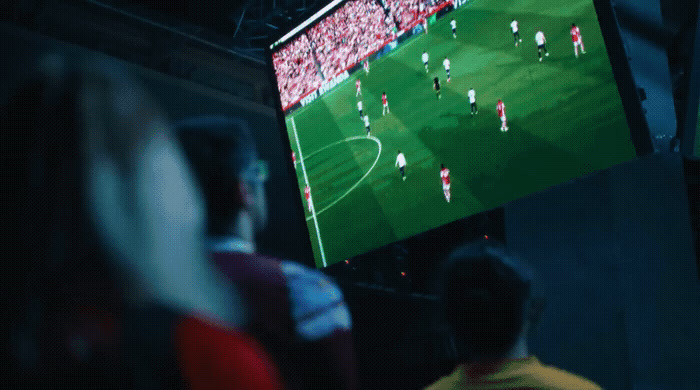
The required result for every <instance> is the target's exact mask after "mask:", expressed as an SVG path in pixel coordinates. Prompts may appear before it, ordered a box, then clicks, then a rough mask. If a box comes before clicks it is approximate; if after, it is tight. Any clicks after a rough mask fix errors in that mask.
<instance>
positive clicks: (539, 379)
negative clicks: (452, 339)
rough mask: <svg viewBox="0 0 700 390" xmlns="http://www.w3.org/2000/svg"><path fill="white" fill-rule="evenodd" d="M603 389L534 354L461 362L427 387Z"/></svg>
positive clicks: (453, 389) (429, 389)
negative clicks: (479, 361) (503, 358)
mask: <svg viewBox="0 0 700 390" xmlns="http://www.w3.org/2000/svg"><path fill="white" fill-rule="evenodd" d="M442 389H451V390H457V389H459V390H486V389H510V390H516V389H517V390H530V389H537V390H540V389H541V390H564V389H567V390H589V389H590V390H600V389H601V387H600V386H598V385H596V384H595V383H593V382H591V381H589V380H588V379H585V378H582V377H580V376H577V375H574V374H571V373H568V372H566V371H564V370H560V369H558V368H554V367H550V366H545V365H543V364H542V363H540V361H539V360H538V359H537V358H536V357H535V356H530V357H527V358H524V359H514V360H501V361H497V362H493V363H466V364H460V365H458V366H457V368H455V370H454V371H453V372H452V374H450V375H448V376H445V377H442V378H441V379H440V380H438V381H437V382H435V383H433V384H432V385H430V386H429V387H427V390H442Z"/></svg>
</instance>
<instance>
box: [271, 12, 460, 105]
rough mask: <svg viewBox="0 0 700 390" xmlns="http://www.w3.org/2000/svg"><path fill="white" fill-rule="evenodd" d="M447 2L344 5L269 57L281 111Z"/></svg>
mask: <svg viewBox="0 0 700 390" xmlns="http://www.w3.org/2000/svg"><path fill="white" fill-rule="evenodd" d="M448 1H450V0H427V1H425V0H423V1H421V0H385V1H382V2H378V1H375V0H352V1H348V2H347V3H345V4H344V5H343V6H341V7H340V8H338V9H337V10H336V11H334V12H333V13H332V14H331V15H330V16H329V17H327V18H326V19H324V20H322V21H321V22H319V23H318V24H317V25H315V26H314V27H312V28H311V29H309V30H308V31H307V32H306V33H305V34H301V35H300V36H299V37H298V38H296V39H295V40H294V41H292V42H291V43H290V44H288V45H287V46H285V47H284V48H282V49H281V50H280V51H278V52H277V53H275V54H273V57H272V58H273V63H274V66H275V71H276V73H277V80H278V87H279V90H280V95H281V99H282V107H284V108H286V107H288V106H290V105H292V104H294V103H296V102H297V101H298V100H299V99H301V98H302V97H304V95H306V94H307V93H308V92H311V91H313V90H315V89H316V88H318V87H319V86H320V85H321V82H322V80H330V79H331V78H333V77H334V76H336V75H338V74H339V73H341V72H342V71H344V70H345V69H347V68H349V67H351V66H352V65H354V64H356V63H358V62H359V61H361V60H362V59H364V58H365V57H367V56H368V55H370V54H372V53H374V52H375V51H377V50H378V49H380V48H381V47H382V45H383V44H384V43H385V42H386V41H387V40H389V39H391V38H394V37H395V34H396V31H397V30H399V31H403V30H406V29H409V28H412V27H413V26H415V25H416V24H418V23H419V22H421V21H422V20H424V19H425V18H426V17H427V16H428V15H430V14H432V13H433V12H435V9H436V8H437V7H439V6H440V5H442V4H443V3H446V2H448ZM383 7H384V9H383ZM397 23H398V26H397ZM319 69H320V71H319Z"/></svg>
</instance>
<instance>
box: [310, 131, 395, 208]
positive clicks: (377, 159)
mask: <svg viewBox="0 0 700 390" xmlns="http://www.w3.org/2000/svg"><path fill="white" fill-rule="evenodd" d="M356 139H371V140H372V141H374V142H376V143H377V146H379V151H378V152H377V158H376V159H375V160H374V164H372V166H371V167H370V168H369V170H368V171H367V172H366V173H365V174H364V176H362V177H361V178H360V180H358V181H357V183H355V184H353V186H352V187H350V188H349V189H348V190H347V191H346V192H345V193H344V194H343V195H341V196H340V197H338V199H336V200H334V201H333V202H332V203H331V204H329V205H328V206H326V207H324V208H323V209H321V210H320V211H319V212H318V213H316V215H318V214H321V213H322V212H324V211H326V210H328V209H329V208H331V207H333V206H335V204H336V203H338V202H340V201H341V200H342V199H343V198H345V197H346V196H347V195H348V194H349V193H351V192H352V191H353V190H354V189H355V188H357V186H359V185H360V183H361V182H362V180H364V179H365V178H366V177H367V176H368V175H369V173H370V172H372V170H373V169H374V167H375V166H376V165H377V162H378V161H379V156H380V155H381V154H382V143H381V142H380V141H379V139H378V138H377V137H375V136H373V135H371V136H369V137H367V136H364V135H358V136H354V137H348V138H345V139H342V140H340V141H336V142H333V143H332V144H328V145H326V146H324V147H322V148H321V149H319V150H316V151H314V152H312V153H310V154H309V157H311V156H313V155H315V154H317V153H319V152H321V151H323V150H325V149H328V148H330V147H331V146H335V145H338V144H341V143H343V142H348V141H354V140H356ZM312 217H315V216H313V215H312ZM312 217H306V220H307V221H309V220H311V218H312Z"/></svg>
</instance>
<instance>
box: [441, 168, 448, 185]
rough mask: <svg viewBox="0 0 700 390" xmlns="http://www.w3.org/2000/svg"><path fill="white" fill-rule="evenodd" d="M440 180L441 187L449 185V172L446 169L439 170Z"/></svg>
mask: <svg viewBox="0 0 700 390" xmlns="http://www.w3.org/2000/svg"><path fill="white" fill-rule="evenodd" d="M440 178H441V179H442V184H443V185H448V184H450V170H449V169H447V168H442V169H441V170H440Z"/></svg>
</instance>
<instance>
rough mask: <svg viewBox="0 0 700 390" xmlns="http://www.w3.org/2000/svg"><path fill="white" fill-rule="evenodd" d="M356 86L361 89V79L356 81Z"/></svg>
mask: <svg viewBox="0 0 700 390" xmlns="http://www.w3.org/2000/svg"><path fill="white" fill-rule="evenodd" d="M355 86H356V87H357V89H360V79H357V81H355Z"/></svg>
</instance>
